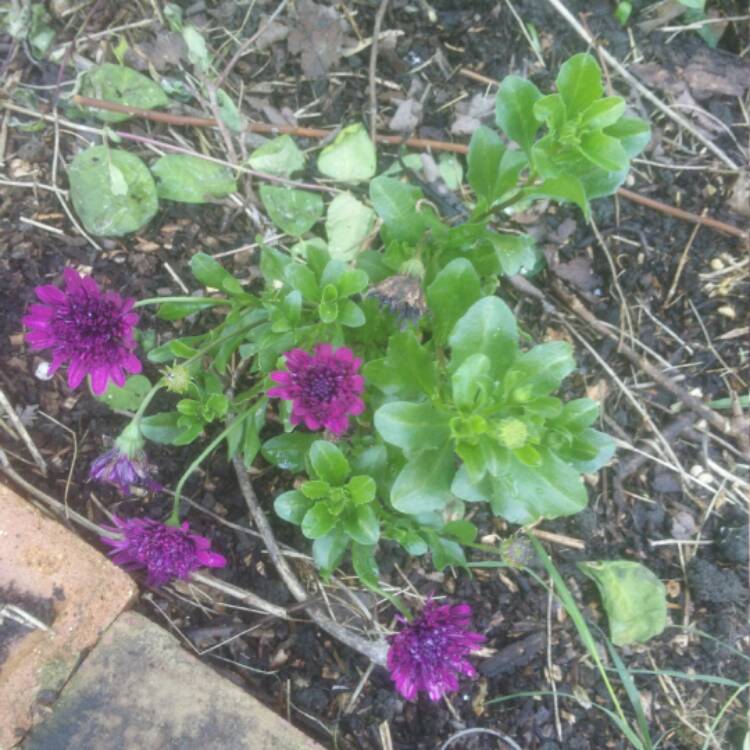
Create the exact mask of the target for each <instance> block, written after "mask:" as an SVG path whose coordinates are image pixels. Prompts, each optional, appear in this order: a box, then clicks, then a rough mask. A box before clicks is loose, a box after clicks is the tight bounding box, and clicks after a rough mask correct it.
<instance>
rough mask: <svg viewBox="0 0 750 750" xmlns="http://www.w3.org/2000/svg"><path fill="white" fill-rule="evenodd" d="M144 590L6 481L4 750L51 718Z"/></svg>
mask: <svg viewBox="0 0 750 750" xmlns="http://www.w3.org/2000/svg"><path fill="white" fill-rule="evenodd" d="M136 591H137V588H136V586H135V584H134V583H133V581H132V579H131V578H130V577H129V576H127V575H126V574H125V573H123V572H122V571H121V570H120V569H119V568H117V567H116V566H115V565H113V564H112V563H111V562H110V561H109V560H108V559H107V558H106V557H105V556H104V555H102V554H100V553H99V552H98V551H97V550H96V549H94V548H93V547H92V546H90V545H89V544H87V543H86V542H85V541H83V540H82V539H80V538H79V537H77V536H76V535H75V534H74V533H73V532H71V531H69V530H68V529H66V528H65V527H64V526H63V525H62V524H60V523H58V522H57V521H54V520H52V519H50V518H48V517H47V516H45V515H43V514H42V513H40V512H39V511H38V510H36V509H35V508H34V507H33V506H32V505H31V504H30V503H29V502H28V501H26V500H24V499H22V498H21V497H19V496H18V495H17V494H16V493H15V492H13V491H12V490H10V489H9V488H8V487H5V486H4V485H2V484H0V750H8V748H11V747H13V746H14V745H15V744H16V743H17V742H18V741H19V739H20V738H21V737H22V736H23V735H24V734H25V733H26V731H27V730H28V729H29V728H30V727H31V726H32V724H33V723H35V721H37V720H38V719H40V718H43V717H44V716H46V714H47V713H48V708H46V707H48V706H49V705H50V704H51V703H53V702H54V699H55V697H56V696H57V693H58V692H59V691H60V689H61V688H62V687H63V685H64V684H65V682H66V680H67V679H68V677H69V676H70V674H71V672H72V671H73V669H75V667H76V666H77V665H78V663H79V661H80V659H81V656H82V654H83V653H85V652H86V651H87V650H88V649H90V648H92V647H93V646H94V645H95V644H96V642H97V640H98V639H99V636H100V635H101V633H102V632H103V631H104V630H105V629H106V628H107V627H108V626H109V625H110V623H111V622H112V621H113V620H114V618H115V617H117V615H118V614H119V613H120V612H121V611H122V610H123V609H124V608H125V607H127V606H128V604H129V603H130V602H131V601H132V600H133V598H134V597H135V594H136ZM3 608H5V610H4V611H3ZM28 615H30V616H31V617H27V616H28ZM24 618H26V623H23V622H19V621H18V620H19V619H21V620H23V619H24ZM100 747H104V746H100ZM112 747H114V746H112Z"/></svg>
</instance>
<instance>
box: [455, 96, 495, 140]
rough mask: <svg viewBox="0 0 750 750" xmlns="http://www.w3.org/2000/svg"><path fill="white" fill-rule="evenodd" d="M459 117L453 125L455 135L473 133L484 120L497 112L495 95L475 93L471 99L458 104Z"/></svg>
mask: <svg viewBox="0 0 750 750" xmlns="http://www.w3.org/2000/svg"><path fill="white" fill-rule="evenodd" d="M456 113H457V117H456V119H455V120H454V121H453V124H452V125H451V133H453V135H471V134H472V133H473V132H474V131H475V130H476V129H477V128H478V127H479V126H480V125H481V124H482V122H483V121H484V120H487V119H488V118H490V117H492V115H494V113H495V97H494V96H485V95H484V94H474V96H472V97H471V100H470V101H469V102H468V103H467V102H466V101H462V102H459V103H458V104H457V105H456Z"/></svg>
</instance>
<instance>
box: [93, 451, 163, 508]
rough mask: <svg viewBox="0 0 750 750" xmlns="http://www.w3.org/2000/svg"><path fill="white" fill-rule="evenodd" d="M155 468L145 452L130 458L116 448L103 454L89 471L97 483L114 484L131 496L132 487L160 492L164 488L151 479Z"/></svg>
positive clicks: (124, 493)
mask: <svg viewBox="0 0 750 750" xmlns="http://www.w3.org/2000/svg"><path fill="white" fill-rule="evenodd" d="M152 471H153V467H152V466H151V464H150V463H149V462H148V458H147V457H146V454H145V453H144V452H143V451H139V452H138V453H136V454H135V455H134V456H128V454H127V453H124V452H123V451H122V450H121V449H120V448H118V447H117V446H115V447H114V448H111V449H110V450H108V451H106V452H105V453H102V455H101V456H99V458H97V459H96V460H95V461H94V462H93V463H92V464H91V469H89V476H90V477H91V479H96V481H97V482H104V483H106V484H112V485H114V486H115V487H117V489H118V490H119V491H120V492H121V493H122V494H123V495H126V496H127V495H130V488H131V487H145V488H146V489H147V490H151V491H152V492H158V491H159V490H160V489H161V488H162V487H161V485H160V484H159V483H158V482H155V481H154V480H153V479H152V478H151V472H152Z"/></svg>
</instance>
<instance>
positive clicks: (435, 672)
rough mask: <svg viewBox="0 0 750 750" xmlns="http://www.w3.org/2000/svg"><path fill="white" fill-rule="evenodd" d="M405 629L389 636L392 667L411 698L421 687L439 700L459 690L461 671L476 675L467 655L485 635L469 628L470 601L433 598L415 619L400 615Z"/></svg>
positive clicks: (398, 684) (399, 686)
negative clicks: (408, 619) (459, 602)
mask: <svg viewBox="0 0 750 750" xmlns="http://www.w3.org/2000/svg"><path fill="white" fill-rule="evenodd" d="M398 619H399V621H400V622H401V623H402V627H401V630H400V631H399V632H398V633H396V634H395V635H392V636H390V637H389V641H390V644H391V647H390V648H389V649H388V669H389V671H390V673H391V677H392V678H393V681H394V682H395V683H396V689H397V690H398V692H399V693H401V695H403V696H404V698H406V699H407V700H409V701H413V700H414V699H415V698H416V697H417V694H418V693H419V692H421V691H423V692H426V693H427V694H428V695H429V696H430V699H431V700H433V701H437V700H439V699H440V698H441V696H443V695H445V694H446V693H451V692H453V691H455V690H458V677H457V675H459V674H465V675H467V676H468V677H476V674H477V673H476V670H475V669H474V667H473V666H472V664H471V662H469V661H468V660H467V659H466V656H467V655H468V654H470V653H471V652H472V651H476V650H477V649H478V648H479V644H481V643H484V641H485V638H484V636H483V635H481V634H480V633H475V632H472V631H471V630H469V627H470V626H471V607H470V606H469V605H468V604H456V605H450V604H443V605H438V604H437V602H435V601H433V600H432V599H429V600H428V601H427V603H426V604H425V607H424V609H423V610H422V612H421V614H419V615H418V616H417V617H415V618H414V619H413V620H412V621H411V622H409V621H407V620H405V619H404V618H403V617H400V616H399V618H398Z"/></svg>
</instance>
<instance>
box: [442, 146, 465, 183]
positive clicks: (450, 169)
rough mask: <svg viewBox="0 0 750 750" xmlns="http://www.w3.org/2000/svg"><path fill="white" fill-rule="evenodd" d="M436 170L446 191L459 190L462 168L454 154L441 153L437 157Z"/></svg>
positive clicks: (462, 175) (462, 173)
mask: <svg viewBox="0 0 750 750" xmlns="http://www.w3.org/2000/svg"><path fill="white" fill-rule="evenodd" d="M438 170H439V172H440V176H441V177H442V178H443V182H444V183H445V185H446V187H447V188H448V190H459V189H460V187H461V182H462V180H463V177H464V168H463V166H462V165H461V162H460V161H459V159H458V156H457V155H456V154H451V153H447V154H446V153H443V154H440V156H439V157H438Z"/></svg>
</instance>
